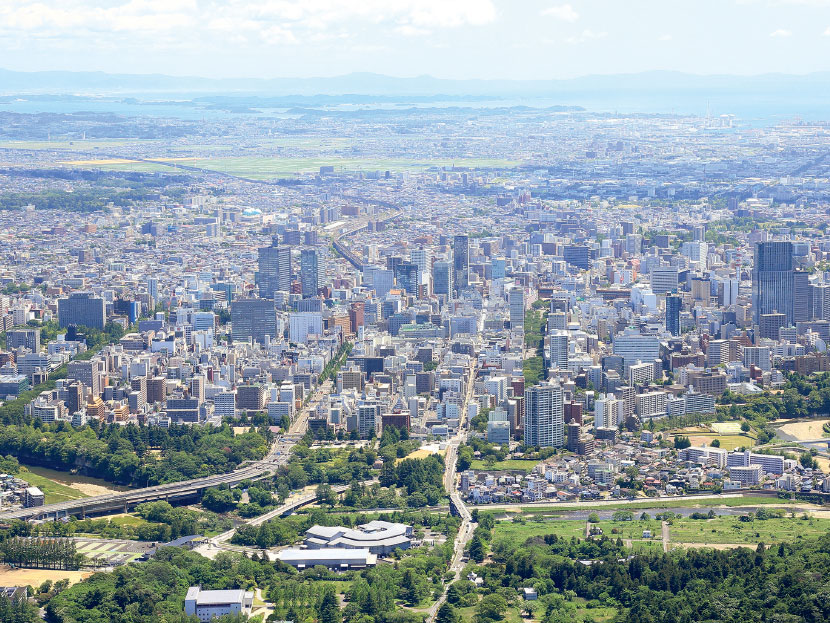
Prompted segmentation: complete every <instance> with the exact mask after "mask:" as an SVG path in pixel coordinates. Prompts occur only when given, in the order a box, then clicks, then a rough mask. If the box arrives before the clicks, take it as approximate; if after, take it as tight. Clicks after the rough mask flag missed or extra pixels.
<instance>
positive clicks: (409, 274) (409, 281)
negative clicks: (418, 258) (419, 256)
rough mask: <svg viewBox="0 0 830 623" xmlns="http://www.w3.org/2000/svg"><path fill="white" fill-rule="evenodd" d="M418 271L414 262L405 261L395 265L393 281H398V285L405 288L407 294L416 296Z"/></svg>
mask: <svg viewBox="0 0 830 623" xmlns="http://www.w3.org/2000/svg"><path fill="white" fill-rule="evenodd" d="M418 273H419V271H418V266H417V265H415V264H410V263H408V262H407V263H403V264H397V265H395V281H397V282H398V287H399V288H402V289H403V290H405V291H406V293H407V294H412V295H414V296H418V284H419V283H420V279H419V277H418Z"/></svg>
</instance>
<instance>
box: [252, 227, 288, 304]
mask: <svg viewBox="0 0 830 623" xmlns="http://www.w3.org/2000/svg"><path fill="white" fill-rule="evenodd" d="M257 254H258V258H257V261H258V265H259V270H258V271H257V272H256V275H255V281H256V285H257V287H258V288H259V296H260V298H263V299H270V300H272V301H273V300H274V292H278V291H283V292H288V291H290V290H291V248H290V247H286V246H280V245H279V243H277V241H276V240H275V241H274V242H273V243H272V244H271V246H270V247H262V248H260V249H258V251H257Z"/></svg>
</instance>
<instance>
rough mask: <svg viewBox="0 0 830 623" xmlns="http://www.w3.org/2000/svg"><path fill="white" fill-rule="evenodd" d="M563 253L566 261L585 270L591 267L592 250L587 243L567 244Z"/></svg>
mask: <svg viewBox="0 0 830 623" xmlns="http://www.w3.org/2000/svg"><path fill="white" fill-rule="evenodd" d="M562 255H563V257H564V259H565V262H567V263H568V264H570V265H571V266H576V267H577V268H581V269H583V270H588V269H589V268H591V250H590V249H589V248H588V247H587V246H585V245H573V244H569V245H566V246H565V248H564V250H563V252H562Z"/></svg>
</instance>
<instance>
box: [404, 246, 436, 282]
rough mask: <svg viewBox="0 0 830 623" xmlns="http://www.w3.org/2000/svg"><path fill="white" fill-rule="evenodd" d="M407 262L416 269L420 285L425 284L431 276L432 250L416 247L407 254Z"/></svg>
mask: <svg viewBox="0 0 830 623" xmlns="http://www.w3.org/2000/svg"><path fill="white" fill-rule="evenodd" d="M409 262H410V263H411V264H415V265H416V266H417V267H418V278H419V279H420V280H421V283H426V282H427V281H428V278H429V276H430V275H432V250H431V249H428V248H426V247H418V248H417V249H412V251H410V252H409Z"/></svg>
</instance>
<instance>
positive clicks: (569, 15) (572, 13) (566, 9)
mask: <svg viewBox="0 0 830 623" xmlns="http://www.w3.org/2000/svg"><path fill="white" fill-rule="evenodd" d="M542 15H546V16H548V17H553V18H554V19H559V20H562V21H563V22H575V21H576V20H578V19H579V13H577V12H576V10H574V8H573V7H572V6H571V5H570V4H562V5H559V6H551V7H548V8H546V9H542Z"/></svg>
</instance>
